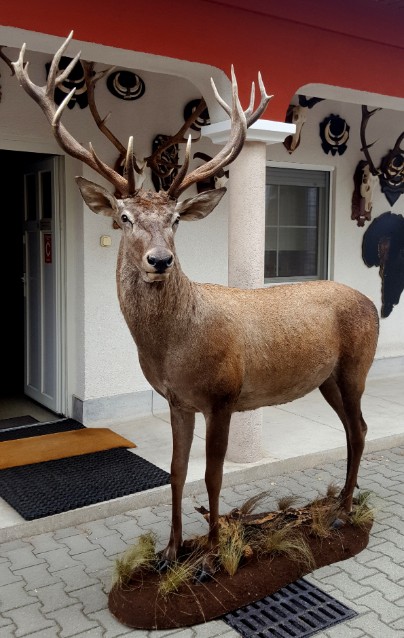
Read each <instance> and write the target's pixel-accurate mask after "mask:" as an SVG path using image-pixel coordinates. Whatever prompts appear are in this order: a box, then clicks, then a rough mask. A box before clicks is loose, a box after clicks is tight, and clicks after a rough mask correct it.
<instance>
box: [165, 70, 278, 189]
mask: <svg viewBox="0 0 404 638" xmlns="http://www.w3.org/2000/svg"><path fill="white" fill-rule="evenodd" d="M231 79H232V106H231V107H230V106H229V105H228V104H227V103H226V102H225V101H224V100H223V98H222V97H221V96H220V95H219V92H218V91H217V89H216V86H215V83H214V81H213V79H212V80H211V83H212V88H213V93H214V95H215V98H216V101H217V102H218V103H219V104H220V106H221V107H222V108H223V109H224V111H225V112H226V113H227V114H228V115H229V116H230V118H231V129H230V136H229V139H228V141H227V143H226V144H225V146H224V147H223V148H222V150H221V151H219V153H218V154H217V155H216V157H214V158H213V159H211V160H210V161H209V162H207V163H206V164H204V165H203V166H199V167H198V168H196V169H194V170H193V171H192V172H191V173H190V174H189V175H187V176H185V175H184V179H183V180H182V181H181V182H180V181H179V180H177V179H176V180H175V188H174V184H173V185H172V186H171V188H170V195H171V196H172V197H178V196H179V195H180V194H181V193H182V192H183V191H184V190H185V189H186V188H188V187H189V186H191V184H194V183H195V182H199V181H201V180H204V179H208V178H209V177H212V176H213V175H216V173H217V172H218V171H219V170H220V169H221V168H223V167H224V166H227V165H228V164H230V163H231V162H233V161H234V160H235V159H236V157H237V155H238V154H239V153H240V151H241V149H242V147H243V144H244V141H245V138H246V134H247V128H248V127H249V126H251V124H253V123H254V122H255V121H256V120H257V119H258V118H259V117H260V116H261V115H262V113H263V112H264V110H265V109H266V107H267V104H268V102H269V100H270V99H271V97H272V96H270V95H267V94H266V91H265V86H264V83H263V81H262V77H261V74H260V73H259V74H258V83H259V87H260V92H261V101H260V104H259V106H258V107H257V109H256V110H255V111H254V112H253V105H254V98H255V85H254V84H253V86H252V88H251V98H250V104H249V106H248V108H247V110H246V111H245V112H244V111H243V109H242V107H241V104H240V100H239V97H238V89H237V80H236V76H235V73H234V68H233V66H232V67H231Z"/></svg>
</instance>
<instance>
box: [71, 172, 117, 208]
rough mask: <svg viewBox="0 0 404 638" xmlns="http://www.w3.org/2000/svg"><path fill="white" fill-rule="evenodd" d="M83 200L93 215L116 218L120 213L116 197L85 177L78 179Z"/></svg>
mask: <svg viewBox="0 0 404 638" xmlns="http://www.w3.org/2000/svg"><path fill="white" fill-rule="evenodd" d="M76 182H77V184H78V187H79V189H80V193H81V196H82V198H83V199H84V201H85V203H86V204H87V206H88V207H89V208H90V209H91V210H92V211H93V213H101V214H102V215H107V216H108V217H114V215H116V213H117V212H118V203H117V201H116V199H115V197H114V196H113V195H112V194H111V193H110V192H109V191H107V189H106V188H103V186H98V184H94V182H90V181H89V180H88V179H85V178H84V177H76Z"/></svg>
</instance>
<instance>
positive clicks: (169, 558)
mask: <svg viewBox="0 0 404 638" xmlns="http://www.w3.org/2000/svg"><path fill="white" fill-rule="evenodd" d="M170 414H171V432H172V439H173V453H172V458H171V495H172V515H171V533H170V540H169V542H168V545H167V547H166V548H165V549H164V550H163V551H162V552H161V554H160V563H159V570H160V571H163V570H164V569H166V568H167V566H168V564H169V563H171V562H173V561H175V560H176V558H177V554H178V551H179V549H180V547H181V545H182V512H181V503H182V492H183V489H184V483H185V479H186V476H187V470H188V461H189V453H190V450H191V444H192V439H193V436H194V428H195V414H194V413H192V412H185V411H183V410H180V409H178V408H175V407H173V406H170Z"/></svg>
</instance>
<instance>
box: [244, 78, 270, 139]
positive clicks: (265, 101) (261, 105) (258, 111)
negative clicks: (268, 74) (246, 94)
mask: <svg viewBox="0 0 404 638" xmlns="http://www.w3.org/2000/svg"><path fill="white" fill-rule="evenodd" d="M258 86H259V87H260V94H261V101H260V103H259V105H258V107H257V108H256V109H255V111H254V112H253V113H251V115H250V114H248V115H247V112H246V117H247V128H249V127H250V126H251V125H252V124H254V122H256V121H257V120H259V118H260V117H261V115H262V114H263V112H264V111H265V109H266V108H267V106H268V102H269V101H270V100H272V98H273V95H267V92H266V90H265V85H264V82H263V80H262V75H261V72H260V71H259V72H258ZM253 89H254V91H255V86H254V83H253ZM254 91H253V90H251V99H252V104H254V99H253V92H254ZM247 110H248V109H247Z"/></svg>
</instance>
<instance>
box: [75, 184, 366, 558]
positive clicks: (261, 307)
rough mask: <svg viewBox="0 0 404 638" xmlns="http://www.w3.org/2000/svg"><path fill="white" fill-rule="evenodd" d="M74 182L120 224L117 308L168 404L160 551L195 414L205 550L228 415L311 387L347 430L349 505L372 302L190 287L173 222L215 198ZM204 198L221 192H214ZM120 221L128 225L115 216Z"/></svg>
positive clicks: (304, 291)
mask: <svg viewBox="0 0 404 638" xmlns="http://www.w3.org/2000/svg"><path fill="white" fill-rule="evenodd" d="M89 184H90V186H89ZM79 185H80V188H81V192H82V195H83V197H84V199H85V201H86V202H87V204H88V205H89V206H90V207H91V208H92V209H93V210H95V211H96V212H103V213H104V214H107V215H111V216H112V217H114V219H115V221H117V222H118V223H119V224H120V225H121V227H122V229H123V235H122V240H121V244H120V249H119V256H118V264H117V287H118V297H119V303H120V306H121V310H122V313H123V315H124V317H125V320H126V322H127V324H128V327H129V329H130V331H131V334H132V336H133V339H134V341H135V342H136V345H137V348H138V354H139V360H140V364H141V367H142V370H143V372H144V374H145V377H146V378H147V380H148V381H149V383H150V384H151V385H152V386H153V387H154V388H155V390H156V391H157V392H159V393H160V394H161V395H162V396H163V397H165V398H166V399H167V401H168V403H169V405H170V411H171V424H172V430H173V456H172V465H171V483H172V492H173V511H172V531H171V538H170V542H169V544H168V546H167V548H166V550H165V551H164V552H163V556H164V557H165V558H166V559H167V560H174V558H175V556H176V554H177V552H178V549H179V547H180V545H181V543H182V532H181V498H182V490H183V486H184V483H185V479H186V473H187V467H188V459H189V451H190V447H191V443H192V437H193V430H194V422H195V413H196V412H201V413H202V414H204V416H205V420H206V427H207V434H206V475H205V478H206V485H207V490H208V495H209V509H210V513H211V516H210V536H209V538H210V545H211V547H215V546H216V544H217V540H218V536H217V534H218V525H217V520H218V501H219V493H220V488H221V483H222V473H223V461H224V456H225V453H226V449H227V441H228V431H229V423H230V417H231V414H232V413H233V412H237V411H243V410H252V409H255V408H258V407H261V406H268V405H279V404H282V403H286V402H288V401H293V400H294V399H297V398H299V397H302V396H304V395H305V394H307V393H308V392H311V391H312V390H314V389H315V388H320V391H321V392H322V394H323V396H324V397H325V399H326V400H327V401H328V403H329V404H330V405H331V406H332V407H333V408H334V410H335V411H336V412H337V414H338V415H339V417H340V419H341V421H342V423H343V425H344V428H345V430H346V436H347V447H348V462H347V476H346V482H345V486H344V489H343V490H342V493H341V502H342V506H343V508H344V509H345V510H346V511H347V512H349V511H350V510H351V506H352V496H353V490H354V488H355V485H356V480H357V473H358V468H359V463H360V459H361V455H362V451H363V447H364V439H365V433H366V424H365V422H364V420H363V417H362V414H361V409H360V400H361V396H362V393H363V391H364V388H365V380H366V376H367V373H368V371H369V368H370V366H371V364H372V361H373V357H374V354H375V349H376V344H377V337H378V316H377V311H376V308H375V306H374V305H373V303H372V302H371V301H370V300H369V299H368V298H367V297H365V296H364V295H362V294H361V293H360V292H358V291H356V290H353V289H352V288H349V287H347V286H345V285H342V284H338V283H335V282H331V281H315V282H308V283H299V284H291V285H282V286H274V287H268V288H262V289H258V290H241V289H236V288H227V287H225V286H217V285H211V284H197V283H194V282H192V281H190V280H189V279H188V278H187V277H186V276H185V275H184V273H183V272H182V270H181V267H180V265H179V263H178V260H177V258H176V256H175V247H174V231H175V228H173V220H175V219H176V218H177V217H178V214H179V215H181V216H183V217H184V218H185V219H186V218H187V216H188V217H189V218H190V219H195V218H198V217H201V216H205V215H207V214H209V212H210V211H211V210H212V208H213V207H214V205H216V201H215V203H214V204H213V205H212V204H207V203H206V195H207V194H206V193H205V194H204V196H205V199H204V200H203V203H202V204H201V200H200V198H201V196H197V197H196V198H194V199H193V200H188V201H187V203H185V204H184V203H180V204H177V205H176V204H175V202H168V201H165V202H162V201H161V197H160V196H159V195H155V196H153V197H150V195H148V196H147V205H146V204H145V200H144V197H143V196H142V197H141V198H138V197H136V198H127V199H125V200H121V201H119V200H115V203H114V202H113V205H112V206H111V200H110V196H109V195H108V196H105V193H103V189H100V187H95V186H94V185H91V183H89V182H87V181H86V180H83V179H82V178H81V181H80V182H79ZM212 193H214V191H212ZM212 197H215V198H216V199H217V197H218V195H217V193H216V194H214V195H212ZM209 198H210V195H209V196H208V198H207V199H208V200H209ZM201 211H202V212H201ZM122 215H124V216H126V217H122ZM126 218H130V221H129V222H128V221H125V222H123V221H122V220H123V219H126ZM156 254H158V255H159V256H161V255H163V256H170V255H173V257H174V260H173V263H172V264H170V266H169V267H167V268H166V269H165V272H164V273H163V274H161V273H160V274H158V275H156V276H157V280H154V281H150V279H149V276H150V274H149V270H150V267H149V264H148V262H147V258H146V257H145V256H146V255H156ZM145 269H146V271H145ZM151 276H152V277H154V274H153V273H152V275H151Z"/></svg>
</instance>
